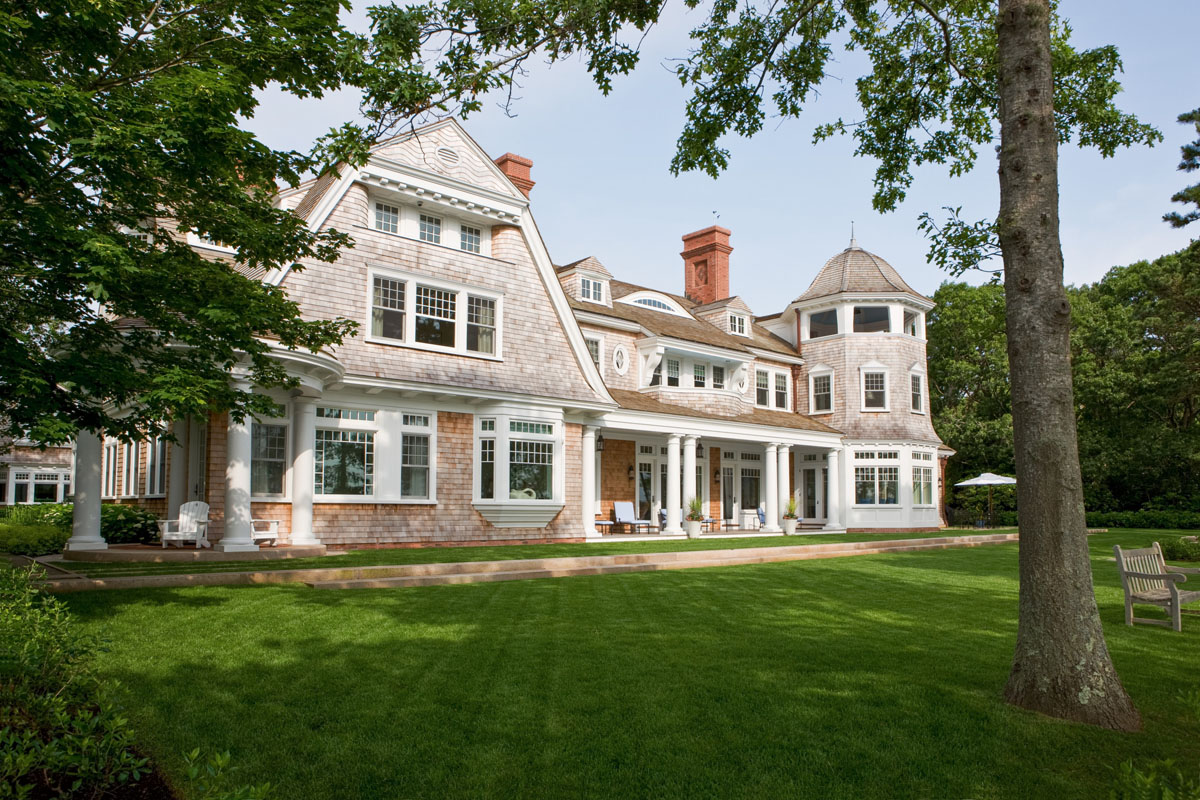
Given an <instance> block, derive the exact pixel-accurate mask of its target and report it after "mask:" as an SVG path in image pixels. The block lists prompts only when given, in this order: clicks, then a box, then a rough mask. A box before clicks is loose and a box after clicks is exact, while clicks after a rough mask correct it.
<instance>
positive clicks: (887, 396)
mask: <svg viewBox="0 0 1200 800" xmlns="http://www.w3.org/2000/svg"><path fill="white" fill-rule="evenodd" d="M868 372H869V373H871V374H875V373H882V374H883V408H867V377H866V376H867V373H868ZM858 410H859V411H861V412H862V413H864V414H886V413H888V412H889V411H891V410H892V376H891V372H890V370H889V369H888V368H887V367H885V366H884V365H883V364H880V363H878V362H875V363H871V364H863V365H862V366H861V367H859V368H858Z"/></svg>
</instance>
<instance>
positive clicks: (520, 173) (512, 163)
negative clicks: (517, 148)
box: [496, 153, 534, 197]
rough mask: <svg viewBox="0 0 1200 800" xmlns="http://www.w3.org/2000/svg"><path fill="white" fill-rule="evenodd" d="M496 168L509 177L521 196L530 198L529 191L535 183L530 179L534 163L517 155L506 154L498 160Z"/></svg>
mask: <svg viewBox="0 0 1200 800" xmlns="http://www.w3.org/2000/svg"><path fill="white" fill-rule="evenodd" d="M496 166H497V167H499V168H500V171H501V172H503V173H504V174H505V175H507V176H508V179H509V180H510V181H512V182H513V186H516V187H517V188H518V189H520V190H521V194H523V195H525V196H526V197H529V190H530V189H532V188H533V184H534V181H532V180H530V179H529V171H530V170H531V169H532V168H533V162H532V161H530V160H529V159H528V158H522V157H521V156H519V155H517V154H516V153H505V154H504V155H502V156H500V157H499V158H497V159H496Z"/></svg>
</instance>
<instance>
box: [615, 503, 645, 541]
mask: <svg viewBox="0 0 1200 800" xmlns="http://www.w3.org/2000/svg"><path fill="white" fill-rule="evenodd" d="M613 517H615V519H614V520H613V521H614V522H615V523H616V524H618V525H624V526H625V528H626V529H627V530H632V531H633V532H635V533H636V532H637V530H638V528H645V529H646V530H650V528H651V526H653V525H654V523H653V522H651V521H650V520H648V519H635V517H636V515H635V514H634V513H633V503H631V502H629V501H628V500H618V501H617V502H615V503H613Z"/></svg>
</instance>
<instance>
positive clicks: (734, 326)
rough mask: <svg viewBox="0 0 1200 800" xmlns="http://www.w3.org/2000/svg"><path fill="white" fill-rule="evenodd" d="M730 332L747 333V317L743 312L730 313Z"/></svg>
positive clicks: (740, 334)
mask: <svg viewBox="0 0 1200 800" xmlns="http://www.w3.org/2000/svg"><path fill="white" fill-rule="evenodd" d="M729 332H730V333H732V334H736V335H737V336H745V335H746V317H745V315H743V314H730V315H729Z"/></svg>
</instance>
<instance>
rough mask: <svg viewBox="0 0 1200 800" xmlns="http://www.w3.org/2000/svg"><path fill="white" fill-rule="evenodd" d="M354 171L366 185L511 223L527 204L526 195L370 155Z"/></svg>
mask: <svg viewBox="0 0 1200 800" xmlns="http://www.w3.org/2000/svg"><path fill="white" fill-rule="evenodd" d="M358 174H359V177H360V178H361V179H362V181H363V182H364V183H366V184H368V185H370V186H378V187H381V188H384V189H391V190H393V191H397V192H400V193H401V194H405V195H409V196H411V197H415V198H417V199H419V200H425V201H428V202H432V203H436V204H438V205H441V206H444V207H446V208H455V209H458V210H460V211H467V212H473V213H476V214H482V215H483V216H488V217H498V218H501V219H502V221H508V222H510V223H514V224H515V222H516V220H517V218H518V217H520V215H521V212H522V211H523V210H524V209H526V208H528V207H529V199H528V198H526V197H523V196H522V197H521V198H519V199H518V198H516V197H512V196H510V195H507V194H502V193H500V192H497V191H494V190H492V189H487V188H484V187H482V186H473V185H472V184H469V183H466V182H465V181H460V180H458V179H457V178H451V177H449V176H447V175H439V174H438V173H436V172H428V171H426V170H423V169H418V168H416V167H413V166H410V165H408V164H403V163H401V162H399V161H392V160H391V159H387V158H380V157H378V156H375V157H372V158H371V159H370V160H369V161H368V162H367V163H366V164H365V165H364V166H362V167H360V168H359V169H358Z"/></svg>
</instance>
